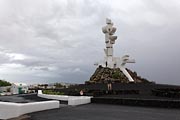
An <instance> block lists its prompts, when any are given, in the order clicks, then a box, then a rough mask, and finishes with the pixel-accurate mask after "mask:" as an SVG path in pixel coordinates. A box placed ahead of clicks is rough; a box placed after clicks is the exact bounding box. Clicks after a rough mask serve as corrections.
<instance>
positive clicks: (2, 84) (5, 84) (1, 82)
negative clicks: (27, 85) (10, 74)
mask: <svg viewBox="0 0 180 120" xmlns="http://www.w3.org/2000/svg"><path fill="white" fill-rule="evenodd" d="M4 86H11V83H9V82H7V81H5V80H0V87H4Z"/></svg>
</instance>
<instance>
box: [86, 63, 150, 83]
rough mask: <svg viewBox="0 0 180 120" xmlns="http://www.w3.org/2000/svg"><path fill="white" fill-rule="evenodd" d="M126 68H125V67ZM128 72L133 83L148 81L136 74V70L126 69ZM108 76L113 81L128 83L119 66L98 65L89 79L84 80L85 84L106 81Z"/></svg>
mask: <svg viewBox="0 0 180 120" xmlns="http://www.w3.org/2000/svg"><path fill="white" fill-rule="evenodd" d="M126 69H127V68H126ZM127 71H128V73H129V74H130V75H131V76H132V78H133V79H134V81H135V83H149V81H148V80H146V79H145V78H141V77H140V76H138V75H137V73H136V72H133V71H131V70H130V69H127ZM108 77H110V78H111V80H112V81H113V82H115V83H129V80H128V78H127V77H126V76H125V75H124V74H123V72H122V71H121V70H120V69H119V68H108V67H102V66H99V67H98V68H97V69H96V71H95V72H94V74H93V75H92V76H91V77H90V80H89V81H86V82H85V83H86V84H94V83H106V82H107V81H106V78H108Z"/></svg>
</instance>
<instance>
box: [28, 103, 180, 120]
mask: <svg viewBox="0 0 180 120" xmlns="http://www.w3.org/2000/svg"><path fill="white" fill-rule="evenodd" d="M28 115H30V116H31V119H32V120H180V110H178V109H161V108H145V107H131V106H120V105H105V104H87V105H81V106H75V107H72V106H62V107H60V108H59V109H54V110H47V111H41V112H36V113H31V114H28Z"/></svg>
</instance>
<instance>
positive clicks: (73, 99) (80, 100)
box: [38, 90, 92, 105]
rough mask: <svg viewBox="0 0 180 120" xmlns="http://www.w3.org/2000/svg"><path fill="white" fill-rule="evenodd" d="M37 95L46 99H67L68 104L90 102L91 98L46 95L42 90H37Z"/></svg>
mask: <svg viewBox="0 0 180 120" xmlns="http://www.w3.org/2000/svg"><path fill="white" fill-rule="evenodd" d="M38 96H39V97H42V98H47V99H54V100H63V101H68V105H82V104H88V103H91V98H92V97H89V96H67V95H48V94H43V93H42V90H38Z"/></svg>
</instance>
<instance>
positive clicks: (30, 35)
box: [0, 0, 180, 84]
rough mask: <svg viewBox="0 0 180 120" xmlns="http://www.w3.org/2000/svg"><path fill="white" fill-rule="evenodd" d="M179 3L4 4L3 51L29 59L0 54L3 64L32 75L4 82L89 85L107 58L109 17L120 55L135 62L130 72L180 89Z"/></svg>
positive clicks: (0, 18) (68, 0) (20, 0)
mask: <svg viewBox="0 0 180 120" xmlns="http://www.w3.org/2000/svg"><path fill="white" fill-rule="evenodd" d="M179 4H180V3H179V1H178V0H174V1H170V0H167V1H162V0H156V1H155V0H151V1H149V0H139V1H134V0H130V1H128V2H127V1H123V0H114V1H110V0H103V1H101V0H97V1H92V0H76V1H74V0H65V1H59V0H54V1H51V0H47V1H43V0H37V1H24V0H14V1H9V0H6V1H5V0H4V1H0V7H1V10H0V47H2V48H3V50H6V52H12V53H18V54H23V55H27V56H29V58H27V59H24V60H13V61H10V60H9V58H8V57H7V56H5V55H4V53H3V54H1V53H0V57H1V59H0V64H1V65H3V64H5V63H14V64H21V65H23V66H24V67H25V68H19V69H22V71H23V69H26V70H27V72H28V75H25V74H21V75H18V74H15V73H14V74H11V75H5V74H0V77H3V78H7V80H10V81H16V80H17V79H18V80H19V81H22V82H23V81H24V82H29V83H30V82H32V83H35V82H36V81H40V82H54V81H55V82H56V81H65V82H66V81H67V82H78V83H82V82H84V81H85V80H88V79H89V77H90V75H91V74H92V73H93V72H94V70H95V67H94V66H93V64H94V62H96V61H99V60H101V59H103V57H104V53H103V48H104V46H105V44H104V35H103V33H102V32H101V27H102V26H104V25H105V18H106V17H110V18H112V20H113V22H114V25H115V26H116V27H117V33H116V35H117V36H118V40H117V41H116V44H115V55H116V56H122V55H124V54H129V55H130V56H132V57H134V58H135V59H136V61H137V63H136V64H130V65H128V67H129V68H131V69H133V70H135V71H137V73H139V74H140V75H141V76H142V77H147V78H149V79H150V80H154V81H157V82H159V83H173V84H180V82H179V81H178V80H179V78H180V76H179V75H180V74H178V71H180V70H179V68H180V65H179V62H178V61H179V60H180V57H179V56H178V53H179V45H180V42H179V38H180V36H179V27H180V22H179V18H180V14H179V13H180V9H179V7H178V6H179ZM0 50H1V51H3V50H2V49H0ZM7 50H8V51H7ZM6 52H5V53H6ZM9 69H10V68H9ZM172 70H174V71H176V73H177V74H175V72H173V71H172ZM34 71H36V72H34ZM73 71H74V72H73ZM7 72H8V71H7ZM31 73H32V74H31ZM44 74H47V76H45V75H44ZM27 78H32V80H27ZM170 79H171V80H170ZM26 80H27V81H26Z"/></svg>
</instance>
